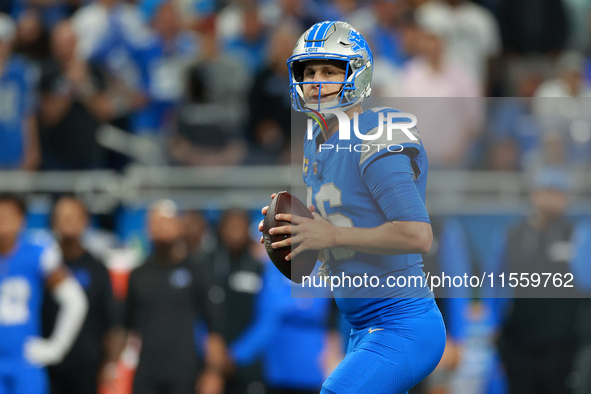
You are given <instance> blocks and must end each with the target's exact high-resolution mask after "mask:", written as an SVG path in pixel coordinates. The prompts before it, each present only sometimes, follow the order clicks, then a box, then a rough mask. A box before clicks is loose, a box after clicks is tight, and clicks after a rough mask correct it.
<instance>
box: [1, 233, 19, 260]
mask: <svg viewBox="0 0 591 394" xmlns="http://www.w3.org/2000/svg"><path fill="white" fill-rule="evenodd" d="M15 247H16V238H12V237H10V238H8V237H7V238H4V239H0V255H3V256H6V255H8V254H10V252H12V251H13V250H14V248H15Z"/></svg>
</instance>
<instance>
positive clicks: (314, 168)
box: [312, 162, 318, 175]
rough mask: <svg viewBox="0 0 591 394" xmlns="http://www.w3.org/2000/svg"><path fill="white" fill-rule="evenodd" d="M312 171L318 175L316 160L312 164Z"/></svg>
mask: <svg viewBox="0 0 591 394" xmlns="http://www.w3.org/2000/svg"><path fill="white" fill-rule="evenodd" d="M312 171H313V172H314V175H318V164H316V162H314V164H312Z"/></svg>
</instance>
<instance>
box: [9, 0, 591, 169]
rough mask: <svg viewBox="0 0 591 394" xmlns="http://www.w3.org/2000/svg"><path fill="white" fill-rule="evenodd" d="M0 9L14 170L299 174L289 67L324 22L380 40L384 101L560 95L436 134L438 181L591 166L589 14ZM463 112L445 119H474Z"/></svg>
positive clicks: (442, 3) (256, 5)
mask: <svg viewBox="0 0 591 394" xmlns="http://www.w3.org/2000/svg"><path fill="white" fill-rule="evenodd" d="M0 11H2V12H3V13H2V14H0V64H1V67H0V69H1V71H0V73H1V75H2V77H1V79H0V103H1V106H0V139H1V140H2V142H3V143H2V145H1V146H0V168H2V169H17V168H20V169H25V170H30V171H34V170H66V169H76V170H77V169H96V168H111V169H117V170H120V169H122V168H124V167H125V166H126V165H127V164H129V163H131V162H139V163H141V164H148V165H182V166H211V165H249V164H282V163H283V164H286V163H289V161H290V123H291V121H290V119H291V112H290V99H289V95H288V86H289V76H288V70H287V66H286V64H285V61H286V59H287V58H288V57H289V56H290V54H291V50H292V48H293V45H294V43H295V41H296V40H297V37H299V35H300V34H301V33H302V32H304V31H305V29H307V28H308V27H309V26H311V25H312V24H313V23H315V22H317V21H321V20H327V19H328V20H345V21H347V22H349V23H351V24H352V25H353V26H355V27H356V28H357V29H358V30H359V31H360V32H361V33H362V34H364V36H365V37H366V38H367V39H368V41H369V42H370V46H371V48H373V52H374V57H375V65H374V83H373V92H374V93H373V95H374V96H377V97H398V98H401V97H402V98H404V97H439V98H440V99H439V100H435V101H432V103H433V104H432V105H431V107H432V108H435V107H439V106H441V105H443V104H442V103H444V100H443V99H442V98H450V97H469V98H472V99H473V100H472V101H473V102H474V101H476V102H478V100H477V99H474V98H477V97H482V98H484V97H524V98H532V97H533V98H549V99H545V100H541V103H540V104H539V105H532V102H533V103H535V102H536V100H535V99H530V100H529V101H519V100H492V99H487V100H486V101H483V105H484V104H486V112H483V114H486V115H485V116H484V115H483V116H480V120H479V122H477V123H474V122H472V121H470V120H468V121H463V122H457V125H458V126H459V127H457V128H454V131H453V132H449V133H442V132H441V131H440V130H437V129H436V127H431V124H430V123H428V122H427V123H425V124H424V125H423V127H421V132H422V134H423V137H424V141H425V145H426V148H427V151H429V152H432V153H430V161H431V163H432V165H433V166H435V167H439V168H478V169H491V170H523V169H527V168H528V166H529V165H531V164H532V163H536V161H538V162H539V161H540V160H544V161H547V162H549V163H544V164H558V165H572V164H574V165H577V166H579V165H582V166H588V165H589V162H590V157H589V153H588V152H589V149H588V148H589V146H588V145H589V143H590V141H591V131H590V130H591V128H590V127H589V121H588V119H585V117H584V114H585V111H584V107H585V102H586V100H585V99H584V98H586V97H588V96H589V94H590V93H591V90H589V87H588V81H589V71H590V70H591V68H590V67H589V66H588V64H589V62H588V55H589V49H590V32H591V27H590V26H589V17H590V16H591V3H589V2H588V1H582V0H539V1H529V0H475V1H469V0H375V1H360V0H279V1H271V0H138V1H122V0H94V1H90V0H57V1H51V2H47V1H41V0H13V1H10V0H5V1H2V2H0ZM558 97H560V98H562V99H560V100H557V99H556V98H558ZM551 98H554V99H551ZM565 98H570V99H569V100H567V99H565ZM575 99H577V103H578V104H573V100H575ZM462 103H463V102H462V101H460V102H459V104H458V105H456V108H451V111H452V112H451V113H450V112H449V110H450V109H448V108H447V107H446V109H440V111H441V113H442V116H444V115H443V114H447V116H448V117H454V116H458V117H461V118H463V117H466V113H467V112H468V113H470V112H472V110H469V111H467V110H466V109H465V108H464V105H463V104H462ZM561 106H562V107H568V109H561V108H560V107H561ZM547 108H551V109H553V110H554V112H555V115H556V117H558V118H559V121H546V120H545V119H544V117H545V116H546V115H547V113H546V111H545V109H547ZM573 108H574V109H573ZM577 108H579V110H577ZM403 109H404V108H403ZM419 122H420V117H419ZM419 127H420V123H419ZM430 147H437V149H434V148H431V151H430V150H429V148H430ZM540 158H542V159H540Z"/></svg>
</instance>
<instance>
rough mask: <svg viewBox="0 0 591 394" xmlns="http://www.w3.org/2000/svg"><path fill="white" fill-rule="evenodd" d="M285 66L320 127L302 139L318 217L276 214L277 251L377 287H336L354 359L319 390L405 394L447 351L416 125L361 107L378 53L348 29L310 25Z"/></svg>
mask: <svg viewBox="0 0 591 394" xmlns="http://www.w3.org/2000/svg"><path fill="white" fill-rule="evenodd" d="M287 64H288V66H289V70H290V76H291V85H290V89H291V96H292V105H293V107H294V109H295V110H296V111H300V112H305V113H308V114H309V115H311V116H312V117H314V116H315V117H316V118H317V119H320V118H319V117H318V115H322V119H320V120H319V121H318V125H317V126H316V127H315V128H314V129H313V131H312V132H309V133H308V134H307V135H306V139H305V142H304V174H303V176H304V181H305V183H306V186H307V199H308V206H309V208H310V210H311V211H314V219H307V218H302V217H297V216H293V217H292V216H291V215H287V214H280V215H277V219H279V220H285V221H288V222H291V223H292V225H289V226H282V227H277V228H274V229H271V230H270V231H269V232H270V233H271V234H290V235H291V237H290V238H287V239H285V240H283V241H280V242H276V243H275V244H273V247H274V248H282V247H285V246H291V245H292V243H293V244H294V245H298V246H297V247H295V248H294V249H293V250H292V252H291V254H290V255H288V256H287V259H288V260H289V259H293V258H294V257H295V256H296V255H298V254H299V253H301V252H303V251H305V250H319V251H322V260H323V267H322V271H323V274H325V275H327V276H328V277H329V278H344V277H345V276H347V277H354V278H355V277H357V278H363V277H369V278H373V282H370V283H372V285H367V281H366V282H364V285H362V286H356V285H354V283H355V281H353V285H351V284H350V283H349V284H347V285H343V286H337V287H336V288H334V290H333V292H334V296H335V299H336V301H337V304H338V306H339V309H340V310H341V312H342V313H343V315H344V317H345V318H346V319H347V321H348V322H349V323H350V324H351V326H352V327H353V329H352V331H351V337H350V340H349V346H348V350H347V355H346V357H345V359H344V360H343V361H342V362H341V364H340V365H339V366H338V367H337V369H336V370H335V371H334V372H333V373H332V374H331V375H330V376H329V377H328V379H327V380H326V381H325V382H324V384H323V388H322V393H339V394H340V393H406V392H407V391H408V390H409V389H410V388H411V387H413V386H414V385H416V384H417V383H418V382H420V381H421V380H422V379H423V378H425V377H426V376H427V375H429V373H431V371H433V369H435V367H436V366H437V364H438V362H439V360H440V359H441V356H442V354H443V349H444V347H445V327H444V325H443V319H442V317H441V313H440V312H439V309H438V308H437V305H436V304H435V301H434V299H433V294H432V293H431V291H430V290H429V288H428V287H427V286H425V285H424V282H421V279H424V278H425V275H424V273H423V270H422V267H423V265H422V257H421V254H422V253H426V252H427V251H428V250H429V249H430V247H431V242H432V238H433V235H432V230H431V224H430V220H429V216H428V214H427V211H426V209H425V203H424V201H425V188H426V182H427V169H428V162H427V156H426V153H425V150H424V148H423V145H422V142H421V139H420V135H419V133H418V131H417V130H416V128H415V127H414V124H415V123H416V118H415V119H414V122H413V116H412V115H411V114H403V113H401V112H399V111H397V110H395V109H392V108H374V109H371V110H367V111H363V110H362V108H361V102H362V101H363V99H364V98H365V97H367V96H369V94H370V91H371V77H372V72H373V56H372V53H371V50H370V48H369V45H368V43H367V41H366V40H365V39H364V38H363V36H362V35H361V34H360V33H358V32H357V30H355V29H354V28H353V27H351V26H350V25H349V24H347V23H344V22H331V21H325V22H321V23H318V24H316V25H314V26H312V27H311V28H310V29H309V30H308V31H306V32H305V33H304V34H303V35H302V36H301V37H300V39H299V40H298V42H297V44H296V46H295V49H294V52H293V55H292V56H291V57H290V58H289V59H288V61H287ZM392 124H399V125H401V126H402V127H399V128H395V127H394V128H390V127H389V126H388V125H392ZM353 131H354V133H353ZM266 212H267V209H266V207H265V208H263V214H266ZM343 282H344V281H343ZM330 283H334V282H333V281H332V279H331V282H330ZM393 283H396V284H398V286H396V285H392V284H393ZM343 284H344V283H343Z"/></svg>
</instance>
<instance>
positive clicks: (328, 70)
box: [303, 60, 345, 103]
mask: <svg viewBox="0 0 591 394" xmlns="http://www.w3.org/2000/svg"><path fill="white" fill-rule="evenodd" d="M344 81H345V70H344V69H343V68H341V67H339V66H337V65H336V64H335V63H334V62H331V61H326V60H324V61H323V60H320V61H309V62H306V65H305V67H304V82H344ZM342 88H343V85H342V84H339V83H335V84H322V88H320V84H319V83H318V84H316V83H307V84H304V85H303V89H304V97H306V101H307V102H308V103H318V94H319V92H320V102H322V103H324V102H330V101H332V100H333V99H334V98H335V97H336V96H337V95H338V94H339V92H340V91H341V89H342Z"/></svg>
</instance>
